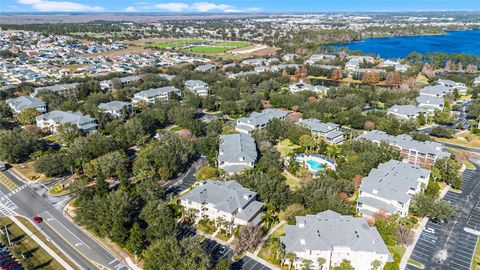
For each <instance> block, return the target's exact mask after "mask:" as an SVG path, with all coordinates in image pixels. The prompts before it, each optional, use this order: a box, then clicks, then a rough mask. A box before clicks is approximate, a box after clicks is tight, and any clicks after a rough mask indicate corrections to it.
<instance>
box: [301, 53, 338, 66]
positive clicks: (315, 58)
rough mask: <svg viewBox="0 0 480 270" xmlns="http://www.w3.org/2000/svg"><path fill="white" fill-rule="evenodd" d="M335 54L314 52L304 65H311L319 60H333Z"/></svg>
mask: <svg viewBox="0 0 480 270" xmlns="http://www.w3.org/2000/svg"><path fill="white" fill-rule="evenodd" d="M336 57H337V56H336V55H332V54H314V55H312V56H310V58H308V59H307V60H306V61H305V65H313V64H315V63H317V62H320V61H324V60H325V61H333V60H335V58H336Z"/></svg>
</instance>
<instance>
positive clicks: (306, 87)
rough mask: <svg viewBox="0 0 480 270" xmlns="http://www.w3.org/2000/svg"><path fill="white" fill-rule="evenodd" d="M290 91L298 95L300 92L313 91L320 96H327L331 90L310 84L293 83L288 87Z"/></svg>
mask: <svg viewBox="0 0 480 270" xmlns="http://www.w3.org/2000/svg"><path fill="white" fill-rule="evenodd" d="M288 89H289V90H290V92H292V93H298V92H300V91H312V92H315V93H318V94H320V95H326V94H327V92H328V90H329V88H328V87H326V86H322V85H311V84H309V83H304V82H299V83H292V84H290V85H289V86H288Z"/></svg>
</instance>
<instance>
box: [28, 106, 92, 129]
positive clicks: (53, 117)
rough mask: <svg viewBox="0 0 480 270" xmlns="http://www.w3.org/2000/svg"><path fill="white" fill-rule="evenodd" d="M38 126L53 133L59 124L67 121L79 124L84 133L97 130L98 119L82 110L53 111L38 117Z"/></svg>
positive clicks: (78, 126)
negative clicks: (81, 111)
mask: <svg viewBox="0 0 480 270" xmlns="http://www.w3.org/2000/svg"><path fill="white" fill-rule="evenodd" d="M36 122H37V127H39V128H41V129H47V130H49V131H51V132H53V133H56V132H57V128H58V126H60V125H62V124H66V123H70V124H73V125H75V126H77V128H78V129H79V130H81V131H82V132H83V133H90V132H94V131H95V130H97V126H98V124H97V121H96V120H95V118H92V117H90V116H89V115H83V114H82V113H80V112H70V111H67V112H64V111H51V112H48V113H45V114H42V115H39V116H37V117H36Z"/></svg>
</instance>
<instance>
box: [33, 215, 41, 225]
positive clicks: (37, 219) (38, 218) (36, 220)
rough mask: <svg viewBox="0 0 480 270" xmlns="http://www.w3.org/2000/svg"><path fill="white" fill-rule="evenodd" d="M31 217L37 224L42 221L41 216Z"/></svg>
mask: <svg viewBox="0 0 480 270" xmlns="http://www.w3.org/2000/svg"><path fill="white" fill-rule="evenodd" d="M32 219H33V221H34V222H35V223H37V224H40V223H42V221H43V219H42V217H40V216H34V217H33V218H32Z"/></svg>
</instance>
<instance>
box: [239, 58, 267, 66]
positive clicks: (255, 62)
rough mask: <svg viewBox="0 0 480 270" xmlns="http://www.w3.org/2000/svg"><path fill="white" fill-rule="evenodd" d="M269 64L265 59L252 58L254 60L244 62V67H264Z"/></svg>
mask: <svg viewBox="0 0 480 270" xmlns="http://www.w3.org/2000/svg"><path fill="white" fill-rule="evenodd" d="M266 63H267V59H265V58H252V59H245V60H243V61H242V65H249V66H263V65H264V64H266Z"/></svg>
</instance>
